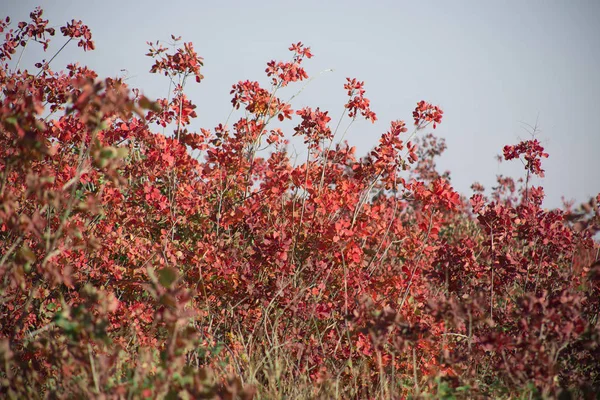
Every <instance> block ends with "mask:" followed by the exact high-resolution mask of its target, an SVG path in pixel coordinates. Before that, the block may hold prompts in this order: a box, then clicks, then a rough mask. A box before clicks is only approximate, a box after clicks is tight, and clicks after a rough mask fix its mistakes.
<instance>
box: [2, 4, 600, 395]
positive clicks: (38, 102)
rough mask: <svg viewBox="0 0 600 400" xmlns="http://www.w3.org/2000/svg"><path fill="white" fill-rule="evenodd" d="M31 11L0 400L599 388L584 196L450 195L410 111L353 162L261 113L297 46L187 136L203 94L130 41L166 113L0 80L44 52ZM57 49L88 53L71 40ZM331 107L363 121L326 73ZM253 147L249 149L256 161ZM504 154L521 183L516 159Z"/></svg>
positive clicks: (17, 125) (595, 212) (273, 103)
mask: <svg viewBox="0 0 600 400" xmlns="http://www.w3.org/2000/svg"><path fill="white" fill-rule="evenodd" d="M41 15H42V12H41V10H36V11H35V12H34V13H32V14H31V19H32V21H31V22H29V23H26V22H23V23H20V24H19V25H18V29H17V30H10V31H8V34H7V36H6V38H5V42H4V44H3V45H2V52H1V53H0V62H1V63H3V69H2V72H1V73H0V89H1V91H2V92H1V95H0V179H1V181H0V182H1V185H0V249H1V253H0V276H1V281H0V285H1V291H0V292H1V293H2V295H1V296H2V300H1V302H0V361H1V363H0V364H1V365H2V366H3V367H2V368H3V369H0V392H1V393H3V394H6V395H9V396H13V397H31V396H35V395H39V393H40V392H41V391H45V393H46V394H47V395H48V397H73V396H77V395H81V396H87V397H93V396H100V395H108V396H114V397H119V396H121V397H123V396H137V397H160V396H167V395H168V396H176V395H177V394H179V395H181V396H184V394H183V393H185V395H187V396H189V397H192V398H209V397H216V398H235V396H239V397H240V398H250V397H252V395H253V394H254V391H256V390H257V391H259V392H260V393H261V394H262V395H263V397H285V396H288V397H294V396H295V397H317V396H322V397H333V396H335V395H337V396H339V397H344V398H373V397H375V396H381V397H388V398H392V397H402V396H408V395H416V396H418V395H420V394H422V395H426V394H432V395H438V396H444V395H452V394H456V393H459V392H460V391H466V393H468V396H469V397H494V396H513V397H515V396H520V395H523V394H526V393H528V394H529V395H532V396H533V395H536V396H537V395H541V396H556V395H558V394H559V393H561V390H567V389H568V390H573V391H574V392H573V393H579V394H585V393H587V392H586V391H589V390H592V389H593V388H598V385H599V383H598V382H599V379H600V378H599V377H600V370H599V367H598V363H597V359H598V357H599V356H600V347H599V346H598V338H599V337H600V325H598V317H597V316H598V312H599V311H600V300H599V299H600V286H599V285H598V282H599V279H598V277H599V276H600V272H598V271H599V268H598V259H597V254H598V253H597V252H598V244H597V243H596V242H594V240H593V235H594V234H595V233H596V232H598V230H600V210H599V209H598V203H599V202H600V198H597V199H595V200H591V201H590V202H589V203H586V204H585V205H583V206H582V208H581V210H578V211H573V210H571V208H570V207H567V208H566V209H565V210H546V209H543V208H542V201H543V196H544V194H543V189H542V188H541V187H540V188H536V187H532V188H529V187H527V183H526V187H525V188H521V191H517V187H516V184H515V182H514V180H512V179H511V178H505V177H499V178H498V185H499V186H498V187H496V188H494V190H493V192H492V193H491V200H490V199H488V197H486V196H485V195H484V192H485V190H484V188H483V187H482V186H481V185H478V184H475V185H474V186H473V188H474V190H475V191H476V192H477V193H476V194H474V195H473V196H472V197H471V198H470V200H467V199H465V198H464V197H461V196H459V194H458V193H457V192H456V191H455V190H454V189H453V188H452V186H451V180H450V174H449V173H447V172H446V173H444V174H440V173H439V172H438V171H437V170H436V165H435V157H437V156H439V155H440V154H441V153H442V152H443V151H444V150H445V147H446V146H445V143H444V142H443V140H440V139H436V138H435V137H434V136H433V135H431V134H427V135H425V136H424V137H422V138H418V137H417V135H418V134H419V133H421V132H422V130H424V129H426V128H427V127H429V126H432V127H433V128H436V126H437V125H438V124H440V123H441V121H442V116H443V112H442V110H441V109H440V108H439V107H437V106H433V105H431V104H429V103H427V102H425V101H420V102H419V103H417V106H416V108H415V110H414V112H413V118H414V125H415V126H414V130H413V132H411V133H410V134H409V133H408V129H407V127H406V124H405V123H404V122H403V121H400V120H398V121H393V122H392V123H391V126H390V129H389V130H388V131H387V132H385V133H384V134H383V135H382V136H381V138H380V141H379V143H378V145H377V146H376V147H375V148H374V149H373V150H372V151H371V152H369V153H368V154H367V156H365V157H364V158H362V159H357V158H356V157H355V149H354V148H353V147H350V146H349V145H348V144H347V143H345V142H342V143H335V142H334V139H335V132H332V130H331V128H330V126H329V123H330V122H331V118H330V117H329V114H328V112H327V111H322V110H320V109H319V108H316V109H313V108H309V107H306V108H303V109H300V110H293V109H292V105H291V104H289V103H287V102H285V101H282V100H281V99H279V98H278V97H277V92H278V90H279V89H280V88H281V87H284V86H287V85H289V84H292V83H294V82H298V81H302V80H305V79H307V77H308V74H307V72H306V71H305V70H304V67H303V66H301V65H302V63H303V61H304V60H305V59H309V58H311V57H312V53H311V52H310V49H309V48H308V47H305V46H304V45H303V44H302V43H297V44H295V45H292V46H291V47H290V51H291V52H292V53H293V55H292V60H291V61H288V62H276V61H270V62H269V63H268V64H267V69H266V74H267V78H268V79H269V80H270V83H271V88H270V90H267V89H263V88H262V87H261V85H260V84H259V83H258V82H250V81H243V82H239V83H237V84H235V85H234V86H233V88H232V91H231V94H232V104H233V106H234V109H236V110H239V109H242V108H243V111H244V112H240V114H242V115H239V118H238V119H237V120H236V121H235V122H234V123H232V124H231V126H225V125H218V126H217V127H215V128H214V129H213V130H212V131H211V130H209V129H201V130H200V131H199V132H191V131H189V130H188V129H190V128H189V125H190V123H191V120H192V119H193V118H196V116H197V115H196V112H195V105H194V104H193V103H192V102H191V101H190V100H189V99H188V98H187V96H186V95H185V93H184V90H185V86H186V79H187V78H188V77H192V76H193V77H195V80H196V81H197V82H200V81H201V80H202V79H203V76H202V74H201V67H202V66H203V60H202V58H201V57H199V56H198V55H197V54H196V53H195V51H194V49H193V46H192V44H190V43H184V44H183V46H182V47H178V48H176V49H175V51H174V53H173V54H170V53H169V52H168V50H167V49H166V48H164V47H162V46H161V45H160V43H156V44H150V45H151V50H150V52H149V53H148V55H149V56H151V57H152V58H153V59H154V60H155V61H154V65H153V66H152V67H151V72H154V73H163V74H164V75H165V76H167V77H168V78H169V79H170V80H171V81H172V83H174V86H173V87H174V95H173V96H172V97H171V98H170V99H158V100H157V101H156V102H152V101H150V100H148V99H147V98H145V97H144V96H142V95H140V94H139V91H138V90H129V88H127V86H126V85H125V83H124V82H123V81H122V80H119V79H110V78H109V79H105V80H98V79H97V75H96V74H95V73H94V72H93V71H91V70H89V69H88V68H86V67H79V66H77V65H75V64H71V65H68V66H67V69H66V72H53V71H52V70H51V69H50V66H49V62H44V63H39V67H40V71H39V73H37V75H32V74H31V73H28V72H27V71H25V72H21V71H19V70H18V68H12V69H11V68H10V63H9V61H11V60H12V55H14V54H15V52H16V51H17V48H18V47H23V49H24V48H25V46H26V45H27V41H28V40H29V39H32V40H35V41H40V42H41V43H42V46H43V48H44V50H45V49H46V48H47V47H48V41H47V40H46V39H45V37H46V36H45V35H46V34H48V35H52V34H53V33H54V32H53V31H52V30H50V29H49V28H46V26H47V23H48V21H45V20H42V19H41ZM9 22H10V20H9V19H8V18H7V19H6V20H5V22H4V23H2V25H1V26H0V29H1V30H3V31H6V30H8V29H9ZM61 31H62V32H63V34H65V35H66V36H67V37H69V39H68V40H71V39H73V38H77V39H80V42H79V45H80V46H81V47H83V48H84V50H93V42H91V34H90V33H89V30H88V29H87V27H86V26H85V25H83V24H82V23H81V22H72V23H70V24H68V25H67V26H66V27H63V28H61ZM172 39H173V40H174V41H178V40H179V38H175V37H172ZM344 90H346V91H347V93H348V96H349V97H350V98H349V101H348V103H346V104H345V108H346V109H347V110H348V117H349V118H351V119H352V120H354V119H356V118H358V117H359V116H361V117H363V118H365V119H366V120H370V121H372V122H374V121H375V120H376V115H375V113H374V112H373V111H372V110H371V109H370V102H369V100H368V99H366V98H365V97H364V94H365V89H364V83H363V82H359V81H358V80H356V79H350V78H348V79H347V83H346V84H345V85H344ZM47 113H49V114H47ZM45 114H47V115H45ZM236 115H237V114H236ZM284 119H296V120H297V126H296V127H295V128H294V132H293V135H295V136H300V137H302V138H303V139H304V143H305V144H306V146H307V157H306V160H305V161H304V162H300V163H294V162H292V160H291V159H290V155H289V154H288V153H287V151H286V148H285V144H286V141H285V139H284V134H283V131H282V130H281V128H279V127H277V126H273V124H275V123H277V122H278V121H283V120H284ZM153 125H154V126H155V125H159V126H162V127H164V128H166V127H173V129H174V130H173V132H172V134H167V135H164V134H162V133H156V132H153V131H152V130H151V126H153ZM265 142H266V146H267V147H269V148H270V152H261V151H259V150H260V149H261V147H262V146H265ZM188 147H189V148H190V149H191V150H192V151H190V149H188ZM504 155H505V158H506V159H507V160H510V159H513V158H519V157H520V156H522V155H523V156H524V158H525V161H526V163H525V168H526V170H527V171H528V174H529V173H533V174H537V175H541V176H543V170H542V168H541V159H542V158H544V157H547V154H546V153H544V150H543V148H542V147H541V146H540V144H539V142H537V140H531V141H526V142H522V143H519V144H518V145H516V146H507V147H505V149H504ZM409 169H411V171H410V174H411V176H410V179H406V176H405V175H404V171H406V170H409ZM519 193H520V194H522V197H520V198H519V197H518V194H519ZM211 371H216V372H217V376H216V377H213V376H212V375H211V374H212V373H211ZM286 379H287V381H288V382H290V384H289V385H288V386H285V384H283V383H282V382H284V381H285V380H286ZM296 382H303V383H302V385H305V386H302V385H300V384H297V383H296ZM331 382H337V384H332V383H331ZM336 385H337V386H336ZM300 386H302V388H300ZM336 388H337V389H336ZM277 390H279V391H277ZM299 390H304V391H302V392H300V391H299Z"/></svg>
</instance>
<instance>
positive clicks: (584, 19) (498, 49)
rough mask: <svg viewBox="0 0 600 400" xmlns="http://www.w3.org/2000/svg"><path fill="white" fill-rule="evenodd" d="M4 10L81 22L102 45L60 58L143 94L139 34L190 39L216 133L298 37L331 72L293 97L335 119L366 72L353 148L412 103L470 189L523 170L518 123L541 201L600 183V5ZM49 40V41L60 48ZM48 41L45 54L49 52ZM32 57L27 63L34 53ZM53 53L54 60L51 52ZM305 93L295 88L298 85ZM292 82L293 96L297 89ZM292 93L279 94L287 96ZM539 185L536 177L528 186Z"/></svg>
mask: <svg viewBox="0 0 600 400" xmlns="http://www.w3.org/2000/svg"><path fill="white" fill-rule="evenodd" d="M0 4H2V5H3V6H2V9H1V12H0V14H3V15H6V14H8V15H10V16H11V17H13V20H14V21H19V20H23V19H26V17H27V15H28V12H29V11H30V10H31V9H33V7H35V6H36V5H41V6H42V7H43V8H44V9H45V17H46V18H49V19H50V21H51V23H52V24H53V25H56V26H60V25H62V24H64V23H65V22H66V21H70V20H71V19H72V18H75V19H81V20H83V21H84V23H86V24H88V25H89V26H90V28H91V30H92V33H93V35H94V40H95V42H96V48H97V50H96V51H94V52H90V53H83V52H82V51H80V49H78V48H77V47H76V46H72V47H71V48H70V49H68V51H66V52H65V53H64V54H63V55H62V56H61V57H60V58H58V59H57V60H55V61H54V62H53V68H57V67H58V66H59V65H64V63H65V62H67V61H72V60H78V61H79V62H80V63H81V64H85V65H88V66H89V67H91V68H93V69H95V70H96V71H98V73H99V74H100V75H101V76H115V75H122V74H123V72H121V70H122V69H127V73H128V75H129V76H130V77H131V78H130V79H129V81H128V83H129V84H130V85H132V86H133V87H138V88H141V89H142V90H143V91H144V92H145V93H146V94H147V95H149V96H151V97H159V96H160V97H165V96H166V94H167V90H168V82H167V81H165V79H164V78H161V77H159V76H157V75H151V74H149V73H148V70H149V69H150V66H151V60H150V59H149V58H147V57H145V56H144V54H145V53H146V51H147V46H146V41H156V40H157V39H160V40H162V41H168V39H169V37H170V35H171V33H173V34H175V35H182V36H183V39H184V40H185V41H192V42H193V43H194V45H195V48H196V50H197V51H198V53H199V54H200V55H201V56H203V57H204V59H205V67H204V69H203V74H204V76H205V80H204V81H203V82H202V83H201V84H200V85H196V84H190V86H189V88H188V95H189V96H190V98H191V100H192V101H193V102H195V103H196V104H197V105H198V108H197V112H198V115H199V118H198V120H197V121H196V123H195V125H194V126H195V127H200V126H202V127H204V128H213V127H214V126H215V125H216V124H218V123H221V122H224V121H225V119H226V117H227V115H228V114H229V111H230V96H229V90H230V88H231V85H232V84H234V83H236V82H237V81H239V80H245V79H250V80H258V81H259V82H263V83H264V85H265V87H267V80H266V78H265V76H264V69H265V63H266V62H267V61H269V60H271V59H287V57H288V54H289V53H288V52H287V47H288V46H289V45H290V44H291V43H292V42H297V41H302V42H304V43H305V44H306V45H308V46H310V47H311V48H312V50H313V53H314V55H315V57H314V58H313V59H311V60H308V61H307V63H306V69H307V71H308V73H309V75H317V74H318V73H319V72H320V71H322V70H325V69H328V68H332V69H334V71H333V72H331V73H326V74H323V75H321V76H320V77H319V78H318V79H316V80H315V81H314V82H312V83H311V84H310V86H308V88H307V89H306V90H305V91H304V92H303V93H302V94H301V96H299V97H298V98H297V99H296V101H295V103H294V104H293V105H292V106H293V107H294V108H300V107H302V106H305V105H310V106H313V107H316V106H320V107H321V108H322V109H323V108H324V109H327V110H330V114H331V115H332V117H333V119H334V121H335V120H337V118H338V117H339V115H340V113H341V112H342V106H343V104H344V102H345V101H346V98H345V92H344V90H343V88H342V85H343V83H344V80H345V77H356V78H358V79H360V80H364V81H365V84H366V89H367V97H368V98H370V99H371V104H372V109H373V110H374V111H375V112H376V113H377V116H378V118H379V121H377V123H376V124H375V125H371V124H368V123H356V124H355V125H353V127H352V129H351V130H350V131H349V133H348V135H347V139H348V141H349V142H350V143H351V144H352V145H355V146H356V147H357V149H358V153H359V154H361V155H362V154H365V153H366V152H367V151H368V150H370V149H371V147H372V146H373V145H375V144H376V142H377V139H378V137H379V134H380V133H381V132H383V131H385V130H387V128H388V126H389V121H390V120H394V119H405V120H407V121H410V120H411V111H412V109H413V108H414V105H415V103H416V102H417V101H419V100H421V99H424V100H427V101H429V102H432V103H434V104H439V105H440V106H441V107H442V108H443V109H444V111H445V114H444V121H443V124H442V125H441V126H440V127H439V128H438V129H437V130H436V134H437V135H439V136H441V137H444V138H445V139H446V141H447V144H448V150H447V151H446V153H445V154H444V156H443V157H442V159H441V160H440V162H439V165H440V167H441V169H442V170H445V169H449V170H450V171H451V172H452V184H453V185H454V186H455V187H456V188H457V189H458V190H459V191H460V192H461V193H463V194H466V195H470V194H471V191H470V189H469V187H470V185H471V183H473V182H474V181H479V182H481V183H482V184H484V185H485V186H486V188H488V189H489V188H490V187H491V186H492V185H493V184H494V183H495V176H496V174H498V173H503V174H506V175H511V176H513V177H519V176H523V175H524V170H523V169H522V166H521V165H520V163H516V162H510V163H507V162H505V163H502V164H500V165H498V164H497V162H496V161H495V155H496V154H499V153H501V150H502V147H503V145H505V144H516V143H517V142H518V141H519V139H527V138H528V134H527V132H526V131H525V130H524V129H523V126H524V125H523V124H522V123H523V122H524V123H528V124H531V125H533V124H535V122H536V120H537V121H538V124H539V126H540V129H541V134H540V135H539V140H540V141H541V142H542V143H543V145H544V146H545V147H546V150H547V152H548V153H550V158H549V159H547V160H544V162H543V167H544V168H545V170H546V178H545V179H543V180H542V181H541V184H542V185H543V186H544V187H545V190H546V194H547V199H546V202H545V206H546V207H554V206H558V205H560V199H561V196H563V195H564V196H565V197H566V198H574V199H577V200H580V201H584V200H587V199H588V197H589V196H592V195H595V194H597V193H598V192H600V158H599V157H598V156H597V154H596V153H598V151H600V132H599V128H598V118H599V117H600V77H599V71H600V1H598V0H587V1H586V0H577V1H576V0H573V1H567V0H565V1H550V0H547V1H543V0H538V1H496V2H491V1H444V0H440V1H411V2H406V1H379V2H378V1H369V2H367V1H352V0H350V1H348V0H347V1H325V0H321V1H314V0H308V1H294V2H291V1H254V2H248V1H176V0H172V1H155V0H149V1H126V0H121V1H114V0H104V1H83V0H79V1H76V0H64V1H60V0H55V1H44V0H37V1H31V0H0ZM62 43H63V40H62V39H61V38H56V39H55V41H54V46H53V47H52V49H54V51H55V50H56V49H57V48H58V47H59V46H60V45H62ZM52 49H51V53H53V50H52ZM33 56H34V52H33V51H31V52H29V53H27V54H26V56H25V58H24V62H25V63H28V62H29V63H31V62H33V60H34V57H33ZM47 57H48V56H47ZM296 88H299V86H296ZM293 91H294V88H292V89H291V90H290V91H288V93H292V92H293ZM283 97H284V98H287V96H283ZM537 183H540V182H536V184H537Z"/></svg>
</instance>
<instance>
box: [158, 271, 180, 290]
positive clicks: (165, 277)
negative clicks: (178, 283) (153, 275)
mask: <svg viewBox="0 0 600 400" xmlns="http://www.w3.org/2000/svg"><path fill="white" fill-rule="evenodd" d="M175 279H177V271H176V270H175V268H169V267H165V268H162V269H160V270H158V282H159V283H160V284H161V285H162V286H163V287H165V288H169V287H171V285H172V284H173V282H175Z"/></svg>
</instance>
